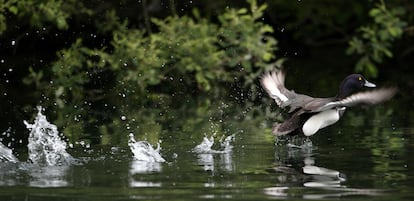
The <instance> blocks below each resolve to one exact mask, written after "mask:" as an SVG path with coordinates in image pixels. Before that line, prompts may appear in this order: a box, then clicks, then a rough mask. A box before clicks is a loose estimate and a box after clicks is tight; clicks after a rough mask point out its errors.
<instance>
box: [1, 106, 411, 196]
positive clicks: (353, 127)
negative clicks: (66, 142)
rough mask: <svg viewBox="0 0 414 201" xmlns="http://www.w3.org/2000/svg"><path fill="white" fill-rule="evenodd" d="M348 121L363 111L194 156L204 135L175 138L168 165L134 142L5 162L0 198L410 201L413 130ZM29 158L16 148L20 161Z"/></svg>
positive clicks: (238, 135) (257, 132)
mask: <svg viewBox="0 0 414 201" xmlns="http://www.w3.org/2000/svg"><path fill="white" fill-rule="evenodd" d="M352 115H355V116H359V115H364V113H363V112H356V113H350V114H349V115H348V116H345V120H344V121H342V122H341V123H339V124H337V125H335V126H332V127H330V128H327V129H325V130H323V131H321V132H320V133H318V134H317V135H316V136H315V137H313V138H312V139H311V142H310V141H306V139H303V138H294V139H290V140H286V139H284V140H278V141H277V142H276V141H275V139H274V138H273V137H272V136H271V135H270V132H269V128H267V127H266V126H263V125H256V124H253V125H247V126H246V127H254V128H256V129H250V130H249V129H244V128H236V126H233V127H229V131H228V134H234V136H235V139H234V141H232V142H231V145H233V148H232V149H231V151H229V152H226V153H195V152H193V151H192V150H193V148H194V147H195V146H196V145H197V144H200V143H201V141H200V139H199V138H194V139H192V137H193V136H195V135H199V133H197V134H195V133H184V134H185V135H183V133H182V132H177V133H171V136H177V138H171V139H170V140H168V139H167V140H164V141H163V142H162V143H161V147H162V150H161V155H162V156H163V157H164V158H165V159H166V161H167V162H164V163H156V162H149V163H148V162H141V161H137V160H133V156H132V154H131V151H130V149H129V147H128V146H125V147H110V146H97V147H94V146H92V147H83V148H82V147H75V148H73V149H68V152H69V153H70V154H71V155H73V156H74V157H75V158H76V159H78V160H79V161H78V162H76V163H75V164H72V165H62V166H42V165H34V164H32V163H29V162H18V163H8V162H3V163H0V200H32V201H33V200H275V199H287V200H300V199H316V200H319V199H323V200H338V199H345V200H413V199H414V177H413V176H414V171H413V167H414V162H413V159H412V158H413V157H412V156H411V154H412V150H413V148H414V146H413V141H412V140H413V138H412V137H411V136H412V134H413V131H414V130H413V129H412V128H403V127H399V128H396V127H390V126H388V125H390V124H389V122H390V121H393V120H392V119H389V117H388V118H387V119H388V120H381V122H376V121H372V120H366V121H365V123H364V124H363V125H357V123H358V122H360V121H354V120H350V119H351V118H350V117H351V116H352ZM365 115H366V113H365ZM347 118H348V119H349V120H346V119H347ZM354 118H355V117H354ZM352 119H353V118H352ZM377 120H378V119H377ZM387 122H388V123H387ZM229 125H231V124H230V122H229ZM178 136H181V137H178ZM182 136H186V137H182ZM220 137H221V136H216V139H215V140H216V141H218V140H219V138H220ZM213 149H220V147H217V146H213ZM24 152H25V150H14V153H16V154H17V155H18V156H19V158H20V160H21V161H24V158H25V156H24ZM19 153H20V154H19Z"/></svg>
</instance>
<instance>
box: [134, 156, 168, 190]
mask: <svg viewBox="0 0 414 201" xmlns="http://www.w3.org/2000/svg"><path fill="white" fill-rule="evenodd" d="M154 172H161V163H159V162H147V161H137V160H133V161H131V164H130V168H129V176H128V180H129V181H128V182H129V187H160V186H161V183H159V182H152V181H143V180H140V179H139V175H140V174H150V173H154ZM137 176H138V177H137Z"/></svg>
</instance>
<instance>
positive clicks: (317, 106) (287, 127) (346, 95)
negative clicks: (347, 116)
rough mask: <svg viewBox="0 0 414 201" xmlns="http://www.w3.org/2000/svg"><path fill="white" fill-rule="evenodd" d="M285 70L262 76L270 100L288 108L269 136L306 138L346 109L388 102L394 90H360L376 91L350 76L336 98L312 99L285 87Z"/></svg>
mask: <svg viewBox="0 0 414 201" xmlns="http://www.w3.org/2000/svg"><path fill="white" fill-rule="evenodd" d="M285 76H286V73H285V70H283V69H278V70H273V71H270V72H267V73H265V74H264V75H263V76H262V77H261V80H260V82H261V85H262V87H263V88H264V90H265V91H266V92H267V94H268V95H269V96H270V98H272V99H274V100H275V102H276V104H277V105H278V106H279V107H280V108H281V109H288V110H287V113H289V114H290V117H289V118H288V119H286V120H285V121H283V122H281V123H275V124H274V126H273V129H272V133H273V134H274V135H276V136H283V135H287V134H292V133H297V132H296V131H299V132H302V133H303V134H304V135H305V136H307V137H309V136H312V135H314V134H315V133H317V132H318V131H319V130H320V129H322V128H325V127H327V126H330V125H332V124H334V123H336V122H337V121H338V120H339V119H340V118H341V117H342V116H343V114H344V113H345V111H346V109H347V108H349V107H352V106H356V105H375V104H379V103H382V102H385V101H387V100H389V99H391V98H392V97H393V96H394V95H395V94H396V93H397V91H398V90H397V88H396V87H382V88H376V89H373V90H365V91H362V88H365V87H366V88H375V87H376V85H375V84H374V83H372V82H369V81H368V80H367V79H366V78H365V77H364V76H363V75H361V74H350V75H348V76H347V77H345V79H344V80H343V81H342V82H341V84H340V86H339V91H338V93H337V94H336V96H333V97H328V98H314V97H311V96H308V95H304V94H299V93H296V92H295V91H294V90H289V89H287V88H286V87H285Z"/></svg>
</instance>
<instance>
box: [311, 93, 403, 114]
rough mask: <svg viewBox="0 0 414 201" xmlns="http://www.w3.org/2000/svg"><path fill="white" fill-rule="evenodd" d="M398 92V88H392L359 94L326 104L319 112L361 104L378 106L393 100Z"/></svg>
mask: <svg viewBox="0 0 414 201" xmlns="http://www.w3.org/2000/svg"><path fill="white" fill-rule="evenodd" d="M397 91H398V89H397V88H395V87H390V88H380V89H377V90H371V91H365V92H359V93H356V94H353V95H351V96H348V97H347V98H344V99H342V100H338V101H332V102H329V103H326V104H325V105H324V106H322V107H320V108H319V111H324V110H327V109H330V108H334V107H351V106H354V105H359V104H369V105H374V104H378V103H381V102H384V101H387V100H389V99H391V98H392V97H393V96H394V95H395V94H396V93H397Z"/></svg>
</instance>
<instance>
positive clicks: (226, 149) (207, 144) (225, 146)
mask: <svg viewBox="0 0 414 201" xmlns="http://www.w3.org/2000/svg"><path fill="white" fill-rule="evenodd" d="M233 141H234V134H233V135H229V136H227V137H226V138H224V139H223V138H221V139H220V141H219V143H220V147H221V148H222V149H221V150H215V149H213V145H214V137H213V136H211V137H210V138H208V137H204V138H203V141H202V142H201V143H200V144H198V145H197V146H195V147H194V149H193V152H194V153H198V154H202V153H205V154H220V153H230V152H231V151H232V150H233V145H231V142H233Z"/></svg>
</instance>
